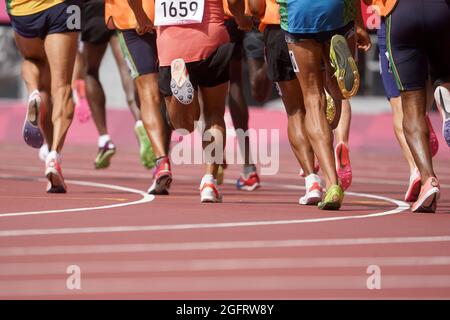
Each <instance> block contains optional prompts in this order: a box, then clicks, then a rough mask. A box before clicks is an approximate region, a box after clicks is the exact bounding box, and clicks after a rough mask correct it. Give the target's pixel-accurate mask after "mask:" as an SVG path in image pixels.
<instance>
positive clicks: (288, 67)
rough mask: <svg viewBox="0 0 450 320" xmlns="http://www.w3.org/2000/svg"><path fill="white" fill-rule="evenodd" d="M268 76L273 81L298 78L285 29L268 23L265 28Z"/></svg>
mask: <svg viewBox="0 0 450 320" xmlns="http://www.w3.org/2000/svg"><path fill="white" fill-rule="evenodd" d="M264 44H265V51H266V62H267V77H268V78H269V80H270V81H272V82H282V81H290V80H294V79H296V75H295V72H294V67H293V66H292V62H291V58H290V56H289V49H288V46H287V43H286V40H285V38H284V31H283V30H281V28H280V26H279V25H268V26H267V27H266V29H265V30H264Z"/></svg>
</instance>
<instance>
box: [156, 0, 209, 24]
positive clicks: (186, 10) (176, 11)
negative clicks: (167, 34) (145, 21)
mask: <svg viewBox="0 0 450 320" xmlns="http://www.w3.org/2000/svg"><path fill="white" fill-rule="evenodd" d="M204 11H205V0H156V1H155V25H156V26H174V25H180V24H194V23H201V22H202V21H203V12H204Z"/></svg>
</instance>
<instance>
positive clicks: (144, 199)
mask: <svg viewBox="0 0 450 320" xmlns="http://www.w3.org/2000/svg"><path fill="white" fill-rule="evenodd" d="M0 178H2V179H17V178H18V177H17V176H12V175H0ZM27 180H31V181H47V180H45V179H37V178H36V179H34V178H30V179H28V178H27ZM66 183H68V184H75V185H79V186H87V187H94V188H105V189H111V190H117V191H123V192H128V193H134V194H138V195H140V196H142V199H140V200H136V201H132V202H125V203H116V204H111V205H104V206H97V207H86V208H72V209H58V210H44V211H29V212H12V213H0V218H4V217H18V216H31V215H41V214H50V213H70V212H82V211H93V210H105V209H114V208H120V207H127V206H132V205H137V204H143V203H148V202H151V201H153V200H154V199H155V196H153V195H150V194H147V193H145V192H143V191H141V190H137V189H132V188H127V187H121V186H116V185H112V184H106V183H97V182H87V181H79V180H66Z"/></svg>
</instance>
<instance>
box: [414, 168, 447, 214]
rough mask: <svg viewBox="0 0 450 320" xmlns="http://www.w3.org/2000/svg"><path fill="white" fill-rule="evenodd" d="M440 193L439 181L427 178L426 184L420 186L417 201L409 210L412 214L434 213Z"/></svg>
mask: <svg viewBox="0 0 450 320" xmlns="http://www.w3.org/2000/svg"><path fill="white" fill-rule="evenodd" d="M440 192H441V188H440V186H439V181H438V180H437V179H436V178H435V177H431V178H428V180H427V182H425V184H424V185H423V186H422V190H421V191H420V195H419V199H418V200H417V201H416V202H415V203H414V204H413V206H412V208H411V210H412V212H429V213H435V212H436V209H437V202H438V200H439V196H440Z"/></svg>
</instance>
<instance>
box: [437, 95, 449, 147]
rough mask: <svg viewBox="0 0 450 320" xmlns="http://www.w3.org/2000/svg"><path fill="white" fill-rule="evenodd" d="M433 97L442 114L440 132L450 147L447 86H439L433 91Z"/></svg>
mask: <svg viewBox="0 0 450 320" xmlns="http://www.w3.org/2000/svg"><path fill="white" fill-rule="evenodd" d="M434 99H435V100H436V104H437V106H438V108H439V110H440V111H441V114H442V119H443V125H442V134H443V135H444V138H445V141H446V142H447V145H448V146H449V147H450V92H449V91H448V89H447V88H445V87H443V86H439V87H437V88H436V91H435V92H434Z"/></svg>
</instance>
